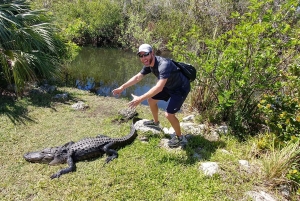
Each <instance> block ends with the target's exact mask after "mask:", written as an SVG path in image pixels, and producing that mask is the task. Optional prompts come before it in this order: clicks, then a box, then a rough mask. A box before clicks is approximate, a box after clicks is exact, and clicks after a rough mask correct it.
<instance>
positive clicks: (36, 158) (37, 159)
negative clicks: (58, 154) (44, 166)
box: [23, 148, 55, 163]
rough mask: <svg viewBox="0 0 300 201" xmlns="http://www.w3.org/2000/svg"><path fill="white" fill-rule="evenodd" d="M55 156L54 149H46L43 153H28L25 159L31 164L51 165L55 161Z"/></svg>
mask: <svg viewBox="0 0 300 201" xmlns="http://www.w3.org/2000/svg"><path fill="white" fill-rule="evenodd" d="M54 154H55V151H53V148H46V149H43V150H41V151H35V152H28V153H26V154H24V155H23V157H24V159H25V160H26V161H28V162H31V163H49V162H50V161H52V160H53V159H54Z"/></svg>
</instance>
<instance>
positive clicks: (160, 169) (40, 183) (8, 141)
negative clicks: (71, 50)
mask: <svg viewBox="0 0 300 201" xmlns="http://www.w3.org/2000/svg"><path fill="white" fill-rule="evenodd" d="M63 92H67V93H69V95H70V96H69V99H68V100H66V101H57V100H54V99H53V98H52V97H53V95H49V94H43V95H33V96H28V97H25V98H23V99H19V100H18V101H11V100H9V99H4V98H2V99H1V100H0V101H1V105H0V127H1V129H0V146H1V154H0V167H1V181H0V197H1V200H43V201H45V200H168V201H169V200H187V201H188V200H191V201H192V200H193V201H194V200H222V201H223V200H241V199H243V198H244V193H245V192H247V191H250V190H255V189H260V188H262V189H264V190H266V191H268V192H271V193H272V194H273V195H274V196H278V197H279V198H280V195H279V194H278V193H277V192H276V191H274V190H273V191H272V189H267V188H266V186H264V185H263V184H264V177H263V173H261V171H257V170H255V171H254V170H253V171H252V172H247V171H245V170H243V169H241V168H240V166H239V164H238V160H239V159H245V160H248V161H249V162H250V164H258V165H259V164H261V161H260V159H257V158H255V156H254V155H253V151H252V143H251V142H243V143H240V142H238V141H237V140H236V139H235V138H233V137H230V136H221V139H220V140H219V141H217V142H209V141H208V140H206V139H204V138H203V137H201V136H197V137H194V138H193V140H192V141H191V142H190V143H189V145H188V147H187V149H186V150H179V151H178V150H177V151H175V150H172V151H168V150H166V149H164V148H161V147H159V146H158V145H159V142H160V139H161V138H163V137H164V136H163V134H161V135H152V134H149V133H146V134H143V133H138V134H139V135H148V136H150V138H149V143H142V142H141V141H139V140H138V139H137V140H135V142H134V143H133V144H131V145H129V146H126V147H125V148H123V149H121V150H119V158H118V159H116V160H114V161H112V162H110V163H109V164H107V165H104V162H105V156H104V157H102V158H99V159H96V160H93V161H84V162H79V163H77V171H76V172H73V173H69V174H66V175H63V176H62V177H60V178H59V179H53V180H51V179H50V178H49V177H50V175H52V174H53V173H55V172H57V171H58V170H60V169H61V168H64V167H66V164H63V165H59V166H48V165H47V164H33V163H28V162H26V161H25V160H24V159H23V157H22V156H23V154H24V153H26V152H29V151H36V150H40V149H42V148H46V147H52V146H58V145H62V144H64V143H66V142H69V141H71V140H73V141H77V140H80V139H82V138H84V137H92V136H96V135H98V134H104V135H108V136H112V137H120V136H124V135H126V134H128V133H129V131H130V123H131V122H127V123H122V124H116V123H112V120H113V119H114V118H116V117H117V116H118V115H117V113H118V111H119V110H120V109H123V108H124V107H126V103H127V101H126V100H123V99H115V98H112V97H100V96H96V95H93V94H91V93H88V92H85V91H80V90H77V89H70V88H59V92H58V93H63ZM79 100H81V101H83V102H85V103H86V104H88V105H89V106H90V108H88V109H86V110H83V111H75V110H73V109H72V108H71V105H72V104H74V103H76V102H77V101H79ZM137 110H138V112H139V117H140V118H148V119H150V118H151V116H150V112H149V109H148V107H146V106H139V107H138V108H137ZM160 116H161V117H162V118H161V123H162V125H164V126H166V127H169V126H170V125H169V124H168V123H167V122H166V120H165V119H164V118H163V112H162V111H161V114H160ZM183 116H184V113H181V114H179V118H182V117H183ZM195 150H196V151H197V153H198V154H200V155H201V156H202V158H203V159H202V160H201V161H197V160H196V159H195V158H193V157H192V156H193V154H194V153H195V152H196V151H195ZM223 150H227V152H224V151H223ZM203 161H214V162H218V163H219V165H220V168H221V172H220V173H219V174H217V175H214V176H213V177H207V176H205V175H204V174H203V173H202V172H201V171H200V170H199V167H200V163H201V162H203ZM259 167H262V168H263V166H262V165H261V166H259Z"/></svg>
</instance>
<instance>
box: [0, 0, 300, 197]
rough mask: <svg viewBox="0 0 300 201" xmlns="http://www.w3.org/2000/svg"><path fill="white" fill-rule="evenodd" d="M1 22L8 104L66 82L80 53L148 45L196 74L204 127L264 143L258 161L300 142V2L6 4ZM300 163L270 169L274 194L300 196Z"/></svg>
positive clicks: (0, 80)
mask: <svg viewBox="0 0 300 201" xmlns="http://www.w3.org/2000/svg"><path fill="white" fill-rule="evenodd" d="M42 9H43V10H42ZM0 13H1V15H0V19H1V21H0V45H1V46H0V89H1V94H2V95H3V94H4V95H11V94H12V93H11V92H10V91H9V89H11V90H12V91H14V92H16V94H17V97H19V98H20V97H22V96H23V95H24V92H26V91H27V90H28V83H32V82H33V81H40V80H43V79H47V80H50V78H51V79H52V78H53V77H55V78H56V80H60V79H62V78H63V77H64V75H65V74H67V72H68V62H70V61H71V60H72V59H73V58H74V57H75V56H76V52H77V51H78V49H79V48H80V46H82V45H93V46H95V47H100V46H111V47H117V48H123V49H124V50H126V51H133V50H135V49H136V48H137V47H138V46H139V45H140V44H141V43H149V44H152V45H153V47H154V48H155V51H156V52H157V53H159V52H160V51H164V50H169V51H171V52H172V54H173V56H174V58H176V60H180V61H185V62H189V63H192V64H193V65H195V66H196V67H197V70H198V76H197V80H196V81H195V82H193V83H192V85H193V88H192V92H191V96H190V100H189V101H190V102H189V106H190V108H189V109H190V111H193V112H196V113H197V114H198V115H197V120H198V121H199V122H205V123H207V124H215V123H221V122H225V123H226V124H227V125H228V126H229V127H230V133H231V135H232V136H234V137H236V138H237V139H238V140H240V141H243V142H245V141H246V142H247V141H248V140H249V138H251V137H253V136H254V137H257V139H258V141H257V143H256V146H257V149H258V150H259V151H258V153H259V154H258V155H259V156H261V155H260V154H268V153H275V152H276V153H277V152H278V153H280V151H282V149H286V147H289V146H290V144H291V143H294V145H295V144H296V145H297V143H298V139H299V135H300V112H299V105H300V97H299V96H300V95H299V89H300V79H299V74H300V65H299V51H300V47H299V43H300V39H299V37H300V28H299V22H300V21H299V18H300V14H299V13H300V8H299V1H296V0H276V1H273V0H272V1H271V0H262V1H258V0H242V1H235V0H232V1H231V0H220V1H203V0H185V1H181V0H172V1H171V0H169V1H162V0H153V1H143V0H134V1H133V0H123V1H117V0H90V1H84V0H76V1H73V0H72V1H69V0H60V1H51V0H32V1H10V0H7V1H5V0H2V1H0ZM18 100H19V99H15V101H18ZM19 101H20V100H19ZM21 102H22V101H21ZM3 105H4V104H3ZM6 107H7V106H5V105H4V106H3V108H4V109H3V108H2V113H3V114H5V115H8V114H11V112H8V111H10V110H8V111H7V110H6ZM9 107H10V106H9ZM14 107H16V105H14ZM275 155H276V154H275ZM290 159H292V160H290ZM298 160H299V156H297V157H290V158H289V160H287V161H286V162H287V166H284V167H286V168H284V169H280V168H275V167H272V168H269V171H270V175H269V177H268V178H269V180H270V179H271V178H272V179H271V181H272V182H271V183H272V184H273V185H272V186H273V187H275V188H277V187H279V186H281V185H283V184H284V185H285V184H287V185H288V186H289V187H290V189H291V190H292V192H294V193H295V194H297V190H298V187H299V182H300V173H299V163H298ZM279 164H280V163H277V165H278V166H279ZM273 166H276V163H274V164H273ZM276 167H277V166H276ZM281 167H282V166H281ZM276 171H277V173H276V174H273V173H274V172H276ZM271 172H273V173H272V174H271Z"/></svg>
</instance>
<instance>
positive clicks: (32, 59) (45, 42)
mask: <svg viewBox="0 0 300 201" xmlns="http://www.w3.org/2000/svg"><path fill="white" fill-rule="evenodd" d="M64 56H66V46H65V44H64V43H63V42H62V41H61V40H60V39H59V37H58V36H57V35H56V34H55V29H54V26H53V25H52V24H50V18H49V17H47V16H46V14H45V12H44V11H43V10H31V9H30V6H29V4H28V3H26V2H25V1H24V0H19V1H0V88H1V87H2V88H3V87H6V86H7V85H9V84H11V85H13V86H14V87H15V91H16V92H17V94H20V93H22V91H23V89H24V86H25V84H26V83H28V82H30V81H37V80H39V79H42V78H46V79H47V78H51V77H55V76H56V75H58V72H59V69H60V66H61V61H62V59H63V57H64Z"/></svg>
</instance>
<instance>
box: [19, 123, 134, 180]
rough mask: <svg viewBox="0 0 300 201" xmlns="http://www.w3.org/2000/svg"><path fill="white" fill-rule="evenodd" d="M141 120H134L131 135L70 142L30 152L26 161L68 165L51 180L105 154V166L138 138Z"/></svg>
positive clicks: (99, 136)
mask: <svg viewBox="0 0 300 201" xmlns="http://www.w3.org/2000/svg"><path fill="white" fill-rule="evenodd" d="M138 120H140V119H139V118H134V119H133V123H132V125H131V130H130V133H129V134H128V135H126V136H124V137H120V138H111V137H108V136H105V135H97V136H96V137H89V138H84V139H82V140H80V141H78V142H73V141H71V142H68V143H66V144H64V145H62V146H57V147H51V148H45V149H43V150H40V151H35V152H28V153H26V154H24V156H23V157H24V159H25V160H26V161H28V162H32V163H48V164H49V165H58V164H64V163H67V164H68V167H67V168H64V169H61V170H59V171H58V172H57V173H55V174H53V175H51V177H50V178H51V179H54V178H59V177H60V176H61V175H63V174H67V173H69V172H74V171H76V162H78V161H83V160H93V159H95V158H98V157H100V156H102V155H104V154H106V155H107V156H108V157H107V158H106V160H105V164H107V163H109V162H110V161H112V160H113V159H115V158H117V157H118V152H117V151H116V150H117V149H119V148H122V147H124V146H126V145H128V144H131V143H132V142H133V141H134V140H135V138H136V137H137V132H136V129H135V127H134V124H135V122H137V121H138Z"/></svg>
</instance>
